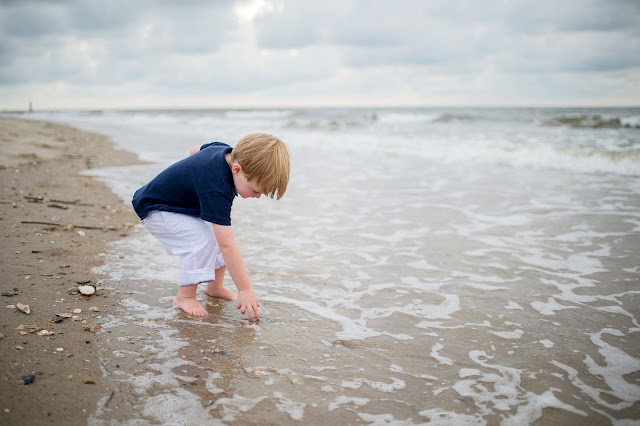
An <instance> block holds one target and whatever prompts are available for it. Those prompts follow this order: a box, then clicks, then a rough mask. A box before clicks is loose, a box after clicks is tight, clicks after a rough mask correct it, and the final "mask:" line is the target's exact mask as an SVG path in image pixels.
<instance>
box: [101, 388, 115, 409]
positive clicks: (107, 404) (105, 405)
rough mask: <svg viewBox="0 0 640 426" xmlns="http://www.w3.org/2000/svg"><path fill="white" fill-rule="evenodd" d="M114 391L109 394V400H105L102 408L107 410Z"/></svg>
mask: <svg viewBox="0 0 640 426" xmlns="http://www.w3.org/2000/svg"><path fill="white" fill-rule="evenodd" d="M115 392H116V391H115V390H112V391H111V393H110V394H109V398H107V402H105V404H104V408H107V407H108V406H109V403H110V402H111V400H112V399H113V394H114V393H115Z"/></svg>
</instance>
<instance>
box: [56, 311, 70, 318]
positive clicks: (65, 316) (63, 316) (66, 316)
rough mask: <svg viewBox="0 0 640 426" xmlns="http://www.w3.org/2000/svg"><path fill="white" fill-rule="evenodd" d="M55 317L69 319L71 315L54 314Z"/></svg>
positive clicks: (65, 313) (64, 313)
mask: <svg viewBox="0 0 640 426" xmlns="http://www.w3.org/2000/svg"><path fill="white" fill-rule="evenodd" d="M56 315H57V316H59V317H60V318H71V314H70V313H67V312H63V313H60V314H56Z"/></svg>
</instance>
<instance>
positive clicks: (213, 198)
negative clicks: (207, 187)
mask: <svg viewBox="0 0 640 426" xmlns="http://www.w3.org/2000/svg"><path fill="white" fill-rule="evenodd" d="M198 198H199V200H200V219H202V220H205V221H207V222H211V223H215V224H216V225H223V226H231V204H232V202H233V200H230V199H229V197H228V196H227V195H225V194H223V193H221V192H207V193H204V194H201V195H200V196H199V197H198Z"/></svg>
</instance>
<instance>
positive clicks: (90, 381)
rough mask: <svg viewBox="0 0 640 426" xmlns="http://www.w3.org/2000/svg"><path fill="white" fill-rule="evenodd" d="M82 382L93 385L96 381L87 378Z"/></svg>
mask: <svg viewBox="0 0 640 426" xmlns="http://www.w3.org/2000/svg"><path fill="white" fill-rule="evenodd" d="M84 383H85V384H87V385H95V384H96V381H95V380H92V379H87V380H85V381H84Z"/></svg>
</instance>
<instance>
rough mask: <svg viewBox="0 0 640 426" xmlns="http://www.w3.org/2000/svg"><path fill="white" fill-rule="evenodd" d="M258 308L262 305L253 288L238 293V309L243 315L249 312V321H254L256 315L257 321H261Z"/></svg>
mask: <svg viewBox="0 0 640 426" xmlns="http://www.w3.org/2000/svg"><path fill="white" fill-rule="evenodd" d="M258 306H260V303H258V299H257V298H256V293H255V291H253V289H252V288H248V289H246V290H240V291H239V292H238V303H237V305H236V308H238V309H240V312H241V313H242V314H243V315H244V313H245V312H247V313H248V314H249V321H253V315H255V318H256V321H257V320H259V319H260V314H259V313H258Z"/></svg>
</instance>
